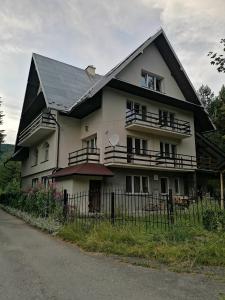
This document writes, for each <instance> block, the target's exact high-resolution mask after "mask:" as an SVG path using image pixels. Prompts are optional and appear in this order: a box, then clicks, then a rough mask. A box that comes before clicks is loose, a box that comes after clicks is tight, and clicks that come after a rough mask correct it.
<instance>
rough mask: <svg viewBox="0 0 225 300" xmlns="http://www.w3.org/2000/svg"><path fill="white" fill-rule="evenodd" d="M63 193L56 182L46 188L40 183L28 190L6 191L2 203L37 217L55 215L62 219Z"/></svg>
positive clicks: (1, 199)
mask: <svg viewBox="0 0 225 300" xmlns="http://www.w3.org/2000/svg"><path fill="white" fill-rule="evenodd" d="M62 197H63V196H62V193H60V192H58V191H57V188H56V186H55V185H54V184H51V185H49V186H48V188H45V187H44V186H43V185H38V186H37V187H35V188H32V189H30V190H28V191H26V192H15V193H4V194H1V196H0V202H1V203H2V204H5V205H8V206H11V207H13V208H16V209H19V210H21V211H25V212H27V213H29V214H31V215H33V216H35V217H42V218H43V217H48V216H53V217H54V218H55V219H56V220H58V221H61V220H62V215H63V208H62V203H61V201H62Z"/></svg>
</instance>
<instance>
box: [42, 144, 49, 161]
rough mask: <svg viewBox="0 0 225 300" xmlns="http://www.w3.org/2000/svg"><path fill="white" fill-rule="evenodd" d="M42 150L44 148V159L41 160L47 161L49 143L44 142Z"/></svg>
mask: <svg viewBox="0 0 225 300" xmlns="http://www.w3.org/2000/svg"><path fill="white" fill-rule="evenodd" d="M43 150H44V160H43V161H47V160H48V158H49V143H44V145H43Z"/></svg>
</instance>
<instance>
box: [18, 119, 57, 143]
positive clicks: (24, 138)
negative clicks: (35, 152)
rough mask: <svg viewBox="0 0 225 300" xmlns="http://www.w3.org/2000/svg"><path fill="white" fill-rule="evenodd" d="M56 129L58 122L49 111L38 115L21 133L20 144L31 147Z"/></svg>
mask: <svg viewBox="0 0 225 300" xmlns="http://www.w3.org/2000/svg"><path fill="white" fill-rule="evenodd" d="M55 130H56V123H55V121H54V120H53V119H52V118H51V117H50V115H49V114H47V113H41V114H40V115H38V116H37V117H36V118H35V119H34V120H33V121H32V122H31V123H30V124H29V125H28V126H27V127H25V129H23V130H22V131H21V132H20V134H19V141H18V145H19V146H24V147H29V146H32V145H33V144H35V143H37V142H38V141H40V140H42V139H44V138H45V137H46V136H48V135H49V134H51V133H53V132H54V131H55Z"/></svg>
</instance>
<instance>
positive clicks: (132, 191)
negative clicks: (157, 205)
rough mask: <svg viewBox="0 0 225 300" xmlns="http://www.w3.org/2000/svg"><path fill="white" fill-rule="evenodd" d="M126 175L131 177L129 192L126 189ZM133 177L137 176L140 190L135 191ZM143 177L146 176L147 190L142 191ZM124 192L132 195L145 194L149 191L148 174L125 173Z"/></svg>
mask: <svg viewBox="0 0 225 300" xmlns="http://www.w3.org/2000/svg"><path fill="white" fill-rule="evenodd" d="M127 177H129V178H131V192H129V191H128V189H127ZM135 177H138V178H139V184H140V191H139V192H138V191H136V192H135V186H134V182H135V179H134V178H135ZM143 178H147V189H148V191H147V192H144V191H143ZM126 193H127V194H132V195H147V194H149V193H150V182H149V176H145V175H126Z"/></svg>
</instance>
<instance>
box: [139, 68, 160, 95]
mask: <svg viewBox="0 0 225 300" xmlns="http://www.w3.org/2000/svg"><path fill="white" fill-rule="evenodd" d="M141 86H142V87H145V88H147V89H150V90H153V91H157V92H162V78H161V77H159V76H157V75H155V74H151V73H147V72H145V71H142V74H141Z"/></svg>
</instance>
